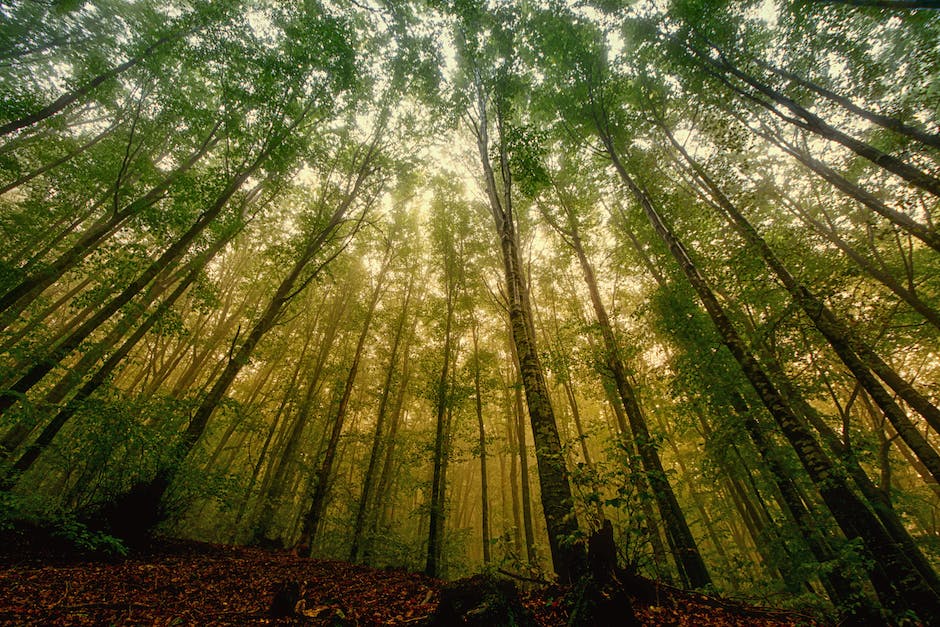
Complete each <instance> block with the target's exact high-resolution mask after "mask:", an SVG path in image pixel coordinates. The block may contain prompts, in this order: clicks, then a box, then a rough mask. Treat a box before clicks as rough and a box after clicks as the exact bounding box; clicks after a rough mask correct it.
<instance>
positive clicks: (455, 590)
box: [428, 575, 535, 627]
mask: <svg viewBox="0 0 940 627" xmlns="http://www.w3.org/2000/svg"><path fill="white" fill-rule="evenodd" d="M428 624H429V625H432V626H435V627H445V626H447V625H473V626H476V627H490V626H496V625H516V626H518V627H528V626H530V625H533V626H534V625H535V620H534V618H533V617H532V615H531V614H530V613H529V611H528V610H527V609H526V608H525V606H524V605H522V601H521V600H520V599H519V592H518V590H517V589H516V585H515V584H514V583H513V582H511V581H509V580H508V579H498V578H496V577H492V576H487V575H475V576H473V577H470V578H468V579H460V580H458V581H454V582H452V583H449V584H447V585H446V586H445V587H444V589H443V590H442V591H441V602H440V604H439V605H438V606H437V610H436V611H435V612H434V614H433V615H432V616H431V620H430V622H429V623H428Z"/></svg>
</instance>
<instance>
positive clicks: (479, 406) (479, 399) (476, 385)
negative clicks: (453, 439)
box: [472, 317, 490, 566]
mask: <svg viewBox="0 0 940 627" xmlns="http://www.w3.org/2000/svg"><path fill="white" fill-rule="evenodd" d="M472 330H473V392H474V394H473V396H474V401H475V403H474V404H475V406H476V411H477V428H478V429H479V433H480V438H479V443H480V516H481V519H482V531H481V533H482V539H483V565H484V566H486V565H487V564H489V563H490V504H489V497H488V492H489V490H488V484H487V478H486V428H485V426H484V424H483V394H482V390H481V386H480V346H479V343H478V337H477V322H476V318H475V317H474V318H473V329H472Z"/></svg>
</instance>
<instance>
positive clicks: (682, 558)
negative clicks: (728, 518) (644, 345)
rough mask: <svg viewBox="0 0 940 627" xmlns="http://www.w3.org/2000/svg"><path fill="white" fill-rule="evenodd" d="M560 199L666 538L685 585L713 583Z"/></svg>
mask: <svg viewBox="0 0 940 627" xmlns="http://www.w3.org/2000/svg"><path fill="white" fill-rule="evenodd" d="M558 196H559V201H560V203H561V204H562V207H563V208H564V211H565V212H566V215H567V221H566V225H565V226H564V227H559V228H560V230H561V232H563V233H564V234H565V235H566V236H567V237H566V241H567V243H568V244H569V245H570V246H571V248H572V249H573V250H574V252H575V254H576V255H577V257H578V263H579V265H580V266H581V272H582V274H583V275H584V281H585V283H586V284H587V287H588V293H589V294H590V297H591V305H592V306H593V308H594V315H595V317H596V319H597V324H598V326H599V327H600V331H601V337H602V338H603V340H604V361H605V366H606V369H607V375H608V376H610V377H611V378H612V379H613V381H614V385H615V386H616V389H617V393H618V394H619V396H620V401H621V402H622V403H623V408H624V411H625V412H626V415H627V419H628V420H629V421H630V431H631V433H632V434H633V441H634V442H635V444H636V447H637V451H638V452H639V454H640V460H641V461H642V463H643V470H644V472H645V473H646V478H647V481H649V485H650V488H651V489H652V493H653V497H654V498H655V499H656V504H657V506H658V508H659V513H660V516H662V519H663V523H664V524H665V527H666V538H667V539H668V541H669V545H670V547H671V548H672V552H673V556H674V558H675V561H676V565H677V566H678V567H679V574H680V575H681V577H682V579H683V581H684V582H685V583H686V585H688V586H691V587H693V588H704V587H705V586H708V585H709V584H711V577H710V576H709V574H708V569H707V568H706V567H705V561H704V560H703V559H702V555H701V553H700V552H699V550H698V545H697V544H696V543H695V538H693V536H692V531H691V529H689V525H688V522H687V521H686V519H685V515H684V514H683V513H682V509H681V508H680V507H679V501H678V500H677V499H676V495H675V492H673V489H672V486H671V485H670V483H669V479H668V478H667V476H666V471H665V469H664V468H663V464H662V460H661V459H660V457H659V451H658V450H657V449H656V444H655V442H654V441H653V437H652V435H651V434H650V432H649V427H648V426H647V422H646V417H645V416H644V415H643V411H642V410H641V409H640V404H639V401H638V399H637V396H636V392H635V390H634V389H633V386H632V385H631V384H630V382H629V380H628V375H627V371H626V367H625V366H624V363H623V360H622V359H621V357H620V347H619V346H618V345H617V339H616V337H615V336H614V331H613V327H612V326H611V324H610V318H609V317H608V315H607V309H606V307H604V302H603V300H601V295H600V291H599V290H598V288H597V279H596V278H595V276H594V268H593V267H592V266H591V262H590V260H589V259H588V258H587V253H586V252H585V250H584V245H583V244H582V242H581V234H580V232H579V230H578V224H577V216H576V215H575V214H574V212H573V210H572V209H571V208H570V207H568V206H566V205H565V202H564V200H563V199H562V198H561V195H560V193H559V195H558Z"/></svg>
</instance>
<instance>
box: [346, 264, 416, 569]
mask: <svg viewBox="0 0 940 627" xmlns="http://www.w3.org/2000/svg"><path fill="white" fill-rule="evenodd" d="M414 282H415V273H414V272H412V274H411V277H410V278H409V280H408V287H407V289H406V290H405V301H404V303H403V304H402V307H401V315H399V317H398V324H397V325H396V326H395V335H394V336H393V337H392V347H391V353H390V355H389V358H388V369H387V370H386V372H385V384H384V385H383V386H382V393H381V395H380V396H379V407H378V412H377V417H376V419H375V433H374V434H373V436H372V450H371V452H370V453H369V465H368V467H367V468H366V474H365V476H364V477H363V478H362V493H361V494H360V495H359V507H358V508H357V510H356V522H355V525H354V527H353V535H352V542H350V548H349V560H350V561H351V562H355V561H358V559H359V549H360V544H361V542H362V533H363V531H364V529H365V523H366V512H367V511H368V508H369V505H370V504H371V502H372V500H371V499H372V486H373V484H374V483H375V473H376V470H377V468H378V463H379V458H380V457H381V453H382V450H381V448H382V437H383V436H384V435H385V416H386V413H387V407H388V399H389V396H390V394H391V391H392V382H393V378H394V375H395V370H396V368H397V367H398V347H399V344H400V342H401V338H402V333H403V332H404V330H405V323H406V321H407V318H408V314H409V309H408V307H409V305H410V304H411V294H412V290H413V288H414ZM409 339H410V338H409ZM407 344H408V341H407V340H406V345H405V350H408V348H409V347H408V345H407Z"/></svg>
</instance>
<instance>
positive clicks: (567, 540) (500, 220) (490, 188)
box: [475, 74, 587, 583]
mask: <svg viewBox="0 0 940 627" xmlns="http://www.w3.org/2000/svg"><path fill="white" fill-rule="evenodd" d="M475 88H476V107H477V111H476V113H477V124H476V128H475V131H476V140H477V148H478V151H479V157H480V162H481V165H482V166H483V175H484V187H485V189H486V194H487V199H488V201H489V208H490V211H491V213H492V216H493V221H494V223H495V227H496V235H497V237H498V238H499V243H500V252H501V254H502V262H503V272H504V274H505V277H504V279H505V287H506V291H507V295H508V304H509V319H510V323H511V325H512V338H513V342H514V344H515V347H516V351H517V353H518V356H519V367H520V372H521V374H522V383H523V386H524V388H525V393H526V402H527V404H528V407H529V420H530V421H531V423H532V434H533V438H534V441H535V455H536V459H537V461H538V471H539V485H540V487H541V497H542V509H543V512H544V514H545V524H546V528H547V531H548V541H549V548H550V550H551V554H552V563H553V565H554V568H555V573H556V574H557V575H558V578H559V580H560V581H562V582H563V583H566V582H570V581H573V580H575V579H577V578H578V577H579V576H580V575H581V574H582V573H585V572H586V569H587V564H586V555H585V551H584V546H583V545H581V544H579V543H576V542H572V539H573V538H575V537H577V535H578V520H577V514H576V512H575V509H574V501H573V498H572V494H571V485H570V484H569V483H568V472H567V468H565V458H564V453H563V451H562V447H561V438H560V437H559V435H558V425H557V423H556V421H555V414H554V411H553V410H552V404H551V400H550V397H549V392H548V385H547V384H546V382H545V374H544V372H543V370H542V364H541V363H540V360H539V356H538V348H537V346H536V341H535V333H534V331H533V325H532V309H531V305H530V303H529V300H528V288H527V286H526V283H525V277H524V275H523V272H522V268H521V265H520V259H521V256H520V254H519V250H518V240H517V237H516V232H515V229H516V227H515V215H514V213H513V209H512V177H511V175H510V171H509V158H508V154H507V148H506V138H505V136H504V133H503V132H502V131H503V129H502V125H503V122H504V116H503V114H502V113H501V112H500V111H499V110H498V109H497V113H496V119H495V123H496V127H497V129H498V146H497V148H498V152H499V167H500V178H501V181H502V185H501V186H500V185H497V182H496V177H495V175H494V172H493V168H492V165H491V163H490V144H489V128H488V127H489V121H488V119H487V105H486V95H485V94H484V91H483V85H482V82H481V79H480V77H479V74H477V75H476V76H475ZM500 189H501V190H502V192H503V194H502V198H500V193H499V192H500Z"/></svg>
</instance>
